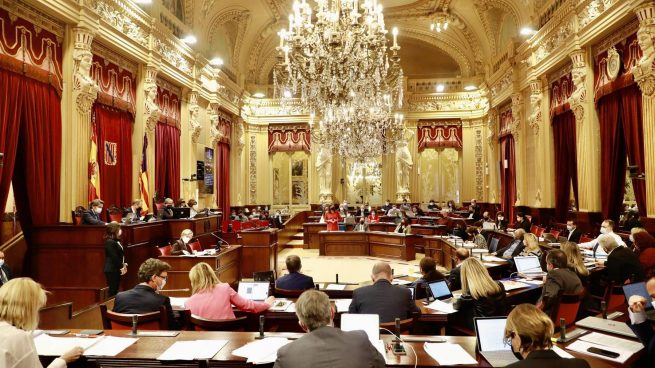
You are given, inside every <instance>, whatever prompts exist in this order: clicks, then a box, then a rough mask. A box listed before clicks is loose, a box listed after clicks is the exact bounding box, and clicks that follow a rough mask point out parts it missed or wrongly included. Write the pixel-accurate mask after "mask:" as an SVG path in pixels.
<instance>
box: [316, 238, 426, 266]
mask: <svg viewBox="0 0 655 368" xmlns="http://www.w3.org/2000/svg"><path fill="white" fill-rule="evenodd" d="M318 236H319V244H320V245H319V254H320V255H322V256H373V257H381V258H393V259H402V260H405V261H411V260H414V259H415V258H416V251H415V249H414V242H415V241H416V238H417V237H416V236H415V235H405V234H397V233H383V232H376V231H370V232H343V231H321V232H319V234H318Z"/></svg>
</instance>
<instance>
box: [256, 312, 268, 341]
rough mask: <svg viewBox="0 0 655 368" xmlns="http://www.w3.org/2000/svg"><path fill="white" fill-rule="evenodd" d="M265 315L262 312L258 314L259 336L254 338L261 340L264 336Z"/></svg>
mask: <svg viewBox="0 0 655 368" xmlns="http://www.w3.org/2000/svg"><path fill="white" fill-rule="evenodd" d="M265 318H266V317H264V315H263V314H261V315H260V316H259V336H257V337H255V339H256V340H261V339H263V338H264V337H265V336H264V320H265Z"/></svg>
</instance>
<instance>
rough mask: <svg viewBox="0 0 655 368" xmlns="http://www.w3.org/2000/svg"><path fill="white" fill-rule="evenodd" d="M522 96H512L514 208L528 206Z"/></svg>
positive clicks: (518, 94) (519, 94)
mask: <svg viewBox="0 0 655 368" xmlns="http://www.w3.org/2000/svg"><path fill="white" fill-rule="evenodd" d="M523 109H524V104H523V95H522V94H521V93H520V92H515V93H514V94H512V118H513V120H514V121H513V123H512V136H513V137H514V164H515V168H516V202H515V203H514V205H515V206H527V205H530V204H529V203H528V202H527V201H526V200H525V199H524V195H525V194H526V193H527V185H526V182H527V180H526V179H527V178H526V166H525V165H526V157H525V151H526V149H525V144H526V139H525V138H526V136H525V134H526V132H525V131H524V128H523V127H522V125H523V124H522V122H523V116H524V113H523V111H524V110H523Z"/></svg>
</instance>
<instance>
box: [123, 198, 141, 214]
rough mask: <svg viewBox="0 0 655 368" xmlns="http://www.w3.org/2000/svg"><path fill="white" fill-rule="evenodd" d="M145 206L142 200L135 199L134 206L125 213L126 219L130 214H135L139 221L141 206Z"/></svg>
mask: <svg viewBox="0 0 655 368" xmlns="http://www.w3.org/2000/svg"><path fill="white" fill-rule="evenodd" d="M142 205H143V202H141V200H140V199H138V198H137V199H135V200H133V201H132V205H131V206H130V207H128V208H127V211H126V212H125V217H128V216H129V215H130V214H133V215H134V217H135V218H136V219H139V217H141V206H142Z"/></svg>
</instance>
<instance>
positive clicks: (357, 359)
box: [274, 326, 385, 368]
mask: <svg viewBox="0 0 655 368" xmlns="http://www.w3.org/2000/svg"><path fill="white" fill-rule="evenodd" d="M384 366H385V362H384V357H382V355H381V354H380V353H379V352H378V351H377V349H375V347H374V346H373V345H372V344H371V342H370V341H369V339H368V337H367V335H366V333H365V332H364V331H362V330H356V331H348V332H346V331H341V329H338V328H334V327H330V326H324V327H320V328H317V329H316V330H314V331H312V332H310V333H308V334H306V335H304V336H303V337H301V338H299V339H298V340H296V341H293V342H291V343H289V344H287V345H285V346H283V347H281V348H280V350H278V352H277V360H276V361H275V365H274V368H304V367H316V368H325V367H339V368H360V367H362V368H363V367H369V368H377V367H380V368H381V367H384Z"/></svg>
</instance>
